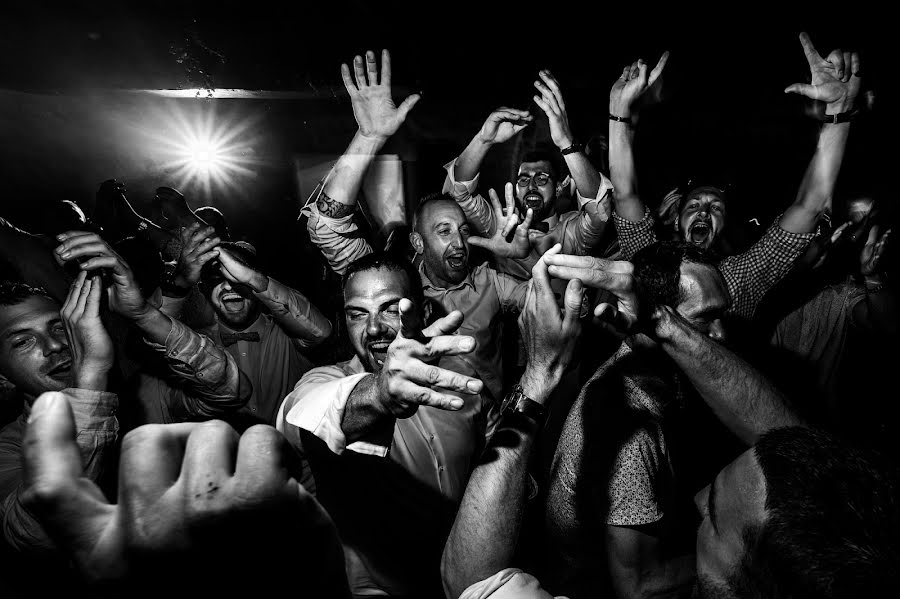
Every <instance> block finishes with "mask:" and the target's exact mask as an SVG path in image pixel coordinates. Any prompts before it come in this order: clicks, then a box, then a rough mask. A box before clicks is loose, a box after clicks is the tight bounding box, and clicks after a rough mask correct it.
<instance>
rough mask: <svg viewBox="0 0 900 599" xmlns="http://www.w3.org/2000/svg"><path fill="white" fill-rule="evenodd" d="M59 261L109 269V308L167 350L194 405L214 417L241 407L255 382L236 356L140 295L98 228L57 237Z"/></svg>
mask: <svg viewBox="0 0 900 599" xmlns="http://www.w3.org/2000/svg"><path fill="white" fill-rule="evenodd" d="M57 238H58V239H59V240H60V241H61V242H62V243H60V245H59V246H58V247H57V248H56V250H55V252H56V256H57V260H59V261H60V263H65V262H70V261H73V260H75V261H80V264H79V267H80V268H81V270H83V271H86V272H94V271H101V270H103V271H106V272H107V273H109V275H110V276H109V285H108V286H107V289H106V291H107V296H108V299H109V308H110V310H112V311H113V312H115V313H116V314H119V315H120V316H122V317H123V318H125V319H127V320H129V321H131V322H132V323H133V324H134V326H136V327H137V328H138V330H140V331H141V334H142V335H143V336H144V339H146V340H147V341H148V342H149V343H150V345H151V346H152V347H154V348H156V349H157V350H158V351H159V352H160V353H163V354H164V355H165V359H166V362H167V364H168V366H169V370H170V371H171V373H172V374H173V375H174V376H175V377H177V378H178V379H179V380H180V381H182V382H183V383H184V384H185V385H186V386H187V387H188V389H189V390H190V391H191V392H192V396H191V398H190V401H191V402H192V405H191V406H190V407H191V410H192V411H193V412H195V413H198V414H202V415H205V416H215V415H217V414H223V413H226V412H229V411H231V410H235V409H238V408H240V407H241V406H242V405H243V404H245V403H246V402H247V400H248V399H249V397H250V394H251V392H252V386H251V383H250V381H249V379H248V378H247V376H246V375H245V374H244V373H242V372H241V371H240V369H239V368H238V367H237V363H236V362H235V361H234V358H232V357H231V355H230V354H229V353H228V352H226V351H225V350H224V349H222V348H220V347H218V346H217V345H216V344H215V343H213V342H212V341H211V340H210V339H209V338H208V337H206V336H204V335H201V334H199V333H196V332H194V331H193V330H191V329H190V328H188V327H186V326H184V325H183V324H181V323H180V322H178V321H177V320H175V319H173V318H171V317H169V316H166V315H165V314H163V313H162V312H161V311H160V310H159V309H157V308H156V307H154V306H152V305H151V304H150V303H149V302H147V300H146V299H145V298H144V297H143V295H141V290H140V288H139V287H138V285H137V282H136V281H135V279H134V273H133V272H132V270H131V267H130V266H128V263H127V262H125V260H123V259H122V257H121V256H119V254H117V253H116V252H115V250H113V249H112V248H111V247H109V245H108V244H107V243H106V242H105V241H103V240H102V239H101V238H100V237H99V236H98V235H96V234H95V233H82V232H79V231H70V232H68V233H63V234H61V235H59V236H58V237H57Z"/></svg>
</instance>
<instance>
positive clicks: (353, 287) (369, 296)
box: [344, 268, 410, 307]
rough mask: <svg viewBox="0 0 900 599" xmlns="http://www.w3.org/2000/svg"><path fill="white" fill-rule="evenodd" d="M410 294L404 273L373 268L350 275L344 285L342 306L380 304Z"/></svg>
mask: <svg viewBox="0 0 900 599" xmlns="http://www.w3.org/2000/svg"><path fill="white" fill-rule="evenodd" d="M409 295H410V287H409V281H408V280H407V277H406V273H404V272H400V271H396V270H388V269H386V268H375V269H371V270H363V271H359V272H355V273H353V274H352V275H350V278H349V279H348V280H347V283H346V284H345V285H344V307H347V306H357V307H363V306H368V307H371V306H373V305H374V306H376V307H377V306H380V305H382V304H383V303H385V302H390V301H398V300H400V299H402V298H404V297H406V298H408V297H409Z"/></svg>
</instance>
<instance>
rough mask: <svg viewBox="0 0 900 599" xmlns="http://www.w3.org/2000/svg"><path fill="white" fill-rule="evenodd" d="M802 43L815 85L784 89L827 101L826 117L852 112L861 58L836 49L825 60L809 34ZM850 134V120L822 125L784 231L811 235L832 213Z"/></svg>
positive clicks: (784, 219)
mask: <svg viewBox="0 0 900 599" xmlns="http://www.w3.org/2000/svg"><path fill="white" fill-rule="evenodd" d="M800 44H801V45H802V46H803V52H804V53H805V54H806V60H807V62H808V63H809V70H810V76H811V82H810V83H809V84H806V83H795V84H793V85H790V86H788V87H787V88H786V89H785V90H784V91H785V93H796V94H800V95H802V96H806V97H807V98H810V99H812V100H818V101H821V102H825V115H826V118H828V117H832V118H833V116H834V115H839V114H845V113H848V112H850V111H851V110H852V109H853V104H854V102H855V101H856V96H857V94H858V93H859V89H860V85H861V83H862V80H861V79H860V77H859V55H858V54H857V53H856V52H844V51H841V50H833V51H832V52H831V54H829V55H828V58H822V57H821V56H820V55H819V53H818V52H817V51H816V49H815V48H814V47H813V45H812V41H811V40H810V39H809V35H807V34H806V33H801V34H800ZM849 133H850V123H849V122H847V121H844V122H838V123H829V122H828V121H827V120H826V123H825V124H823V125H822V129H821V130H820V131H819V140H818V143H817V144H816V153H815V154H814V155H813V158H812V161H810V163H809V166H808V167H807V169H806V174H805V175H804V176H803V181H802V182H801V184H800V191H799V192H798V193H797V199H796V200H795V201H794V203H793V204H791V206H790V207H789V208H788V209H787V210H786V211H785V212H784V214H783V215H782V217H781V220H780V222H779V225H780V226H781V228H782V229H784V230H785V231H788V232H790V233H809V232H811V231H813V230H814V229H815V227H816V224H817V223H818V220H819V217H821V216H822V214H824V213H826V212H830V211H831V198H832V195H833V193H834V185H835V182H836V181H837V177H838V173H839V172H840V170H841V162H842V161H843V159H844V150H845V149H846V147H847V137H848V135H849Z"/></svg>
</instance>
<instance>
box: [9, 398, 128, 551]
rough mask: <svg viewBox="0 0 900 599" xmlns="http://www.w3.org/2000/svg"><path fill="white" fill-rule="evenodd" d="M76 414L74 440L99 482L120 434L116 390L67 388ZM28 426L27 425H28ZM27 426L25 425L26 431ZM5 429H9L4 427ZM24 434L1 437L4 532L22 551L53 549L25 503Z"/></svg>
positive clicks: (87, 474) (86, 467)
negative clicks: (112, 391) (22, 462)
mask: <svg viewBox="0 0 900 599" xmlns="http://www.w3.org/2000/svg"><path fill="white" fill-rule="evenodd" d="M63 394H64V395H65V396H66V399H68V401H69V405H70V406H72V414H73V416H74V417H75V431H76V435H75V441H76V443H77V444H78V449H79V451H80V452H81V464H82V467H83V469H84V476H85V477H86V478H88V479H90V480H92V481H94V482H98V481H99V480H100V478H101V477H102V476H103V474H104V472H106V470H107V468H109V467H111V466H112V465H113V464H112V455H113V452H114V451H115V446H116V438H117V436H118V434H119V421H118V419H117V418H116V411H117V409H118V405H119V402H118V397H117V396H116V394H115V393H107V392H105V391H92V390H88V389H75V388H69V389H64V390H63ZM25 426H27V425H25ZM25 426H23V427H22V434H23V435H24V431H25ZM4 432H6V431H4ZM7 437H8V438H7ZM22 441H23V439H22V438H21V437H19V438H14V437H13V436H7V435H4V438H3V439H2V441H0V470H2V471H3V472H2V477H0V478H2V480H3V485H2V488H0V496H2V500H0V517H2V520H3V536H4V538H5V539H6V542H7V543H8V544H9V546H10V547H12V548H13V549H15V550H16V551H18V552H21V553H33V554H40V553H46V552H49V551H53V550H54V545H53V542H52V541H51V540H50V538H49V537H48V536H47V533H46V532H44V529H43V527H41V525H40V523H39V522H38V521H37V520H36V519H35V518H34V516H33V515H32V514H31V512H30V511H28V509H27V508H26V507H25V506H24V505H23V504H22V493H23V491H24V488H25V487H24V478H23V473H22V471H21V460H22V455H21V453H22V452H21V450H22Z"/></svg>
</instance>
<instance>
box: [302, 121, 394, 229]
mask: <svg viewBox="0 0 900 599" xmlns="http://www.w3.org/2000/svg"><path fill="white" fill-rule="evenodd" d="M385 141H386V140H384V139H381V138H378V137H368V136H365V135H363V134H362V133H360V132H359V131H357V132H356V135H354V136H353V140H352V141H351V142H350V145H349V146H348V147H347V150H346V151H345V152H344V154H343V155H342V156H341V157H340V158H339V159H338V161H337V163H335V165H334V167H333V168H332V169H331V172H330V173H329V174H328V178H327V180H326V182H325V186H324V187H323V188H322V193H321V194H320V195H319V198H318V199H317V200H316V207H317V208H318V210H319V213H320V214H322V215H323V216H328V217H330V218H341V217H344V216H347V215H348V214H350V213H352V212H353V210H355V209H356V199H357V196H358V195H359V189H360V187H361V186H362V182H363V178H365V176H366V171H367V170H368V169H369V166H370V165H371V164H372V162H373V161H374V160H375V156H376V154H378V152H379V150H381V148H382V147H384V144H385Z"/></svg>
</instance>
